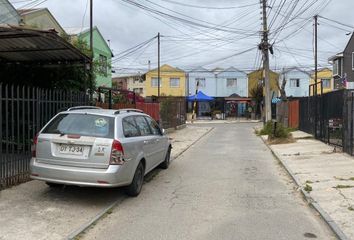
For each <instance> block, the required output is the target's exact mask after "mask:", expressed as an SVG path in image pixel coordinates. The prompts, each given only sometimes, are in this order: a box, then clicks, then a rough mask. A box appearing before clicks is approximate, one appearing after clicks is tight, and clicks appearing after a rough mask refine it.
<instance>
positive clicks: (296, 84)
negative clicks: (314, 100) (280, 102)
mask: <svg viewBox="0 0 354 240" xmlns="http://www.w3.org/2000/svg"><path fill="white" fill-rule="evenodd" d="M290 87H300V79H298V78H291V79H290Z"/></svg>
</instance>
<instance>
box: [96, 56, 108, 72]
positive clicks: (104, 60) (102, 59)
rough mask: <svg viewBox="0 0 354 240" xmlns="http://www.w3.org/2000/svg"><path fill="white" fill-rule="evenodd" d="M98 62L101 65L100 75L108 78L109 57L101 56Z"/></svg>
mask: <svg viewBox="0 0 354 240" xmlns="http://www.w3.org/2000/svg"><path fill="white" fill-rule="evenodd" d="M98 61H99V64H100V66H99V72H100V74H101V75H103V76H105V77H107V70H108V65H107V57H106V56H104V55H101V54H100V56H99V59H98Z"/></svg>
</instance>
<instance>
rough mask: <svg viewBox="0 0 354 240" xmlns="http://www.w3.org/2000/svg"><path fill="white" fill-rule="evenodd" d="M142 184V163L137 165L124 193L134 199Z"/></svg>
mask: <svg viewBox="0 0 354 240" xmlns="http://www.w3.org/2000/svg"><path fill="white" fill-rule="evenodd" d="M143 182H144V165H143V163H142V162H140V163H139V165H138V167H137V168H136V170H135V173H134V177H133V181H132V183H131V184H130V185H129V186H127V187H126V189H125V192H126V193H127V194H128V195H129V196H131V197H136V196H138V195H139V193H140V191H141V188H142V186H143Z"/></svg>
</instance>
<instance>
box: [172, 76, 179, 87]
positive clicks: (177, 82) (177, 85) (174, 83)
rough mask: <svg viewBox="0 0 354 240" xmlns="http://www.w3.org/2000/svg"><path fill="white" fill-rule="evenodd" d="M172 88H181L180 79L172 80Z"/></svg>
mask: <svg viewBox="0 0 354 240" xmlns="http://www.w3.org/2000/svg"><path fill="white" fill-rule="evenodd" d="M170 87H171V88H178V87H179V78H170Z"/></svg>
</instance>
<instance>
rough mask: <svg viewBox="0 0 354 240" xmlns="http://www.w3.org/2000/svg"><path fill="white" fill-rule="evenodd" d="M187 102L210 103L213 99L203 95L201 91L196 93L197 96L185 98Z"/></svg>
mask: <svg viewBox="0 0 354 240" xmlns="http://www.w3.org/2000/svg"><path fill="white" fill-rule="evenodd" d="M187 101H188V102H193V101H197V102H211V101H214V98H213V97H209V96H207V95H205V94H204V93H203V92H202V91H198V93H197V95H193V96H188V97H187Z"/></svg>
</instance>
